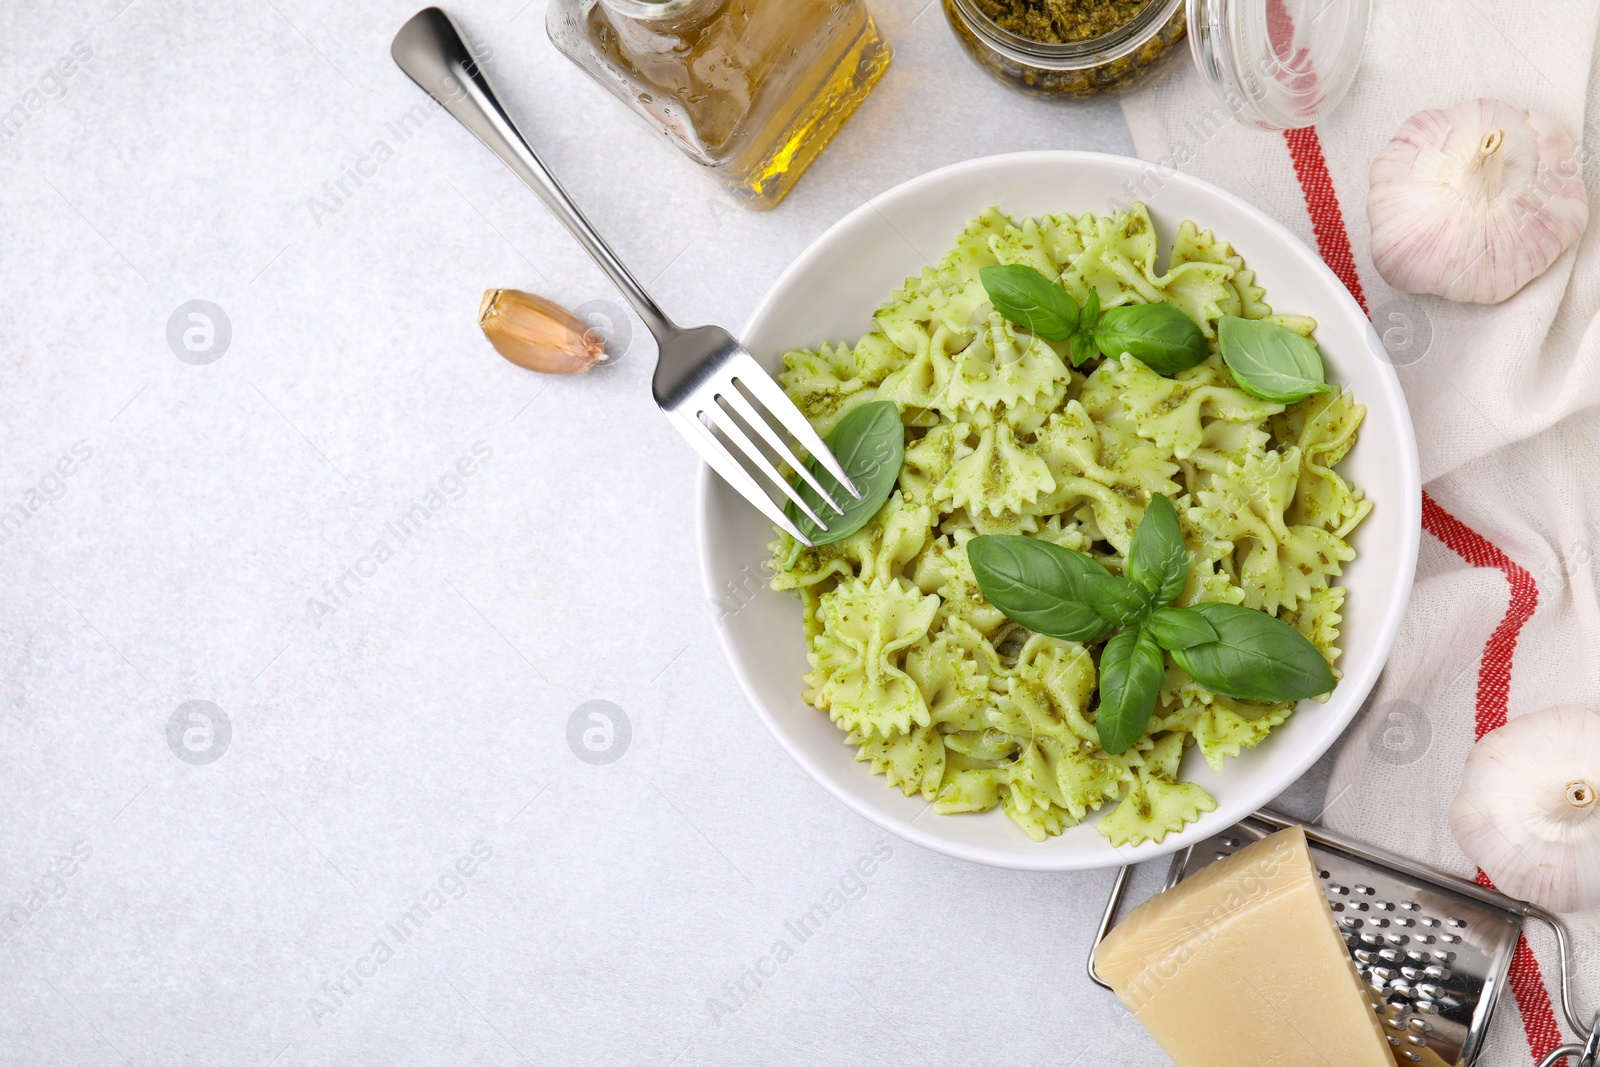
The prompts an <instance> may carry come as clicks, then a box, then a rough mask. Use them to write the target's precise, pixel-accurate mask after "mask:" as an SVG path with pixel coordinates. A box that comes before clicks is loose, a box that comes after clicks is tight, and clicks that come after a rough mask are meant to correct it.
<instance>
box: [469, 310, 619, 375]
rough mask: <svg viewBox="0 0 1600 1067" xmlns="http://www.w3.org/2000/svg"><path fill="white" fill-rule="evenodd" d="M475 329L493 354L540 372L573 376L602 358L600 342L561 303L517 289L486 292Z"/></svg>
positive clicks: (602, 349) (602, 344) (592, 331)
mask: <svg viewBox="0 0 1600 1067" xmlns="http://www.w3.org/2000/svg"><path fill="white" fill-rule="evenodd" d="M478 326H479V327H480V328H481V329H482V330H483V335H484V336H485V337H487V338H488V339H489V343H490V344H492V345H494V348H495V351H496V352H499V353H500V354H501V355H502V356H504V357H506V359H508V360H510V361H511V362H512V363H515V364H516V365H517V366H519V367H524V368H526V369H528V370H532V371H539V372H540V373H541V374H578V373H581V372H583V371H586V370H588V369H589V368H591V367H593V366H594V365H595V364H596V363H599V362H601V361H602V360H604V359H605V358H606V349H605V343H604V342H603V341H601V339H600V336H599V335H598V334H597V333H595V331H594V330H593V329H591V328H590V327H589V325H588V324H587V323H586V322H584V321H583V320H582V319H580V318H578V317H577V316H576V315H574V314H573V313H572V312H570V311H568V310H567V309H566V308H564V307H562V306H561V305H560V304H557V303H554V302H552V301H549V300H546V299H545V298H544V297H542V296H535V295H534V294H532V293H524V292H522V291H521V290H520V289H487V290H485V291H484V294H483V300H482V302H481V303H479V305H478Z"/></svg>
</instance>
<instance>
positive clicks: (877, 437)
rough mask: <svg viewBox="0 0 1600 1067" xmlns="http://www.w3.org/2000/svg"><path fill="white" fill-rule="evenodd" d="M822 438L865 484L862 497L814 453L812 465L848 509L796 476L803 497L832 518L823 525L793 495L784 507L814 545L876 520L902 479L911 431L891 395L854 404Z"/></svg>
mask: <svg viewBox="0 0 1600 1067" xmlns="http://www.w3.org/2000/svg"><path fill="white" fill-rule="evenodd" d="M823 440H824V442H825V443H826V444H827V446H828V451H830V452H832V453H833V456H834V458H835V459H837V460H838V461H839V464H840V466H842V467H844V471H845V473H846V474H848V475H850V480H851V481H852V482H854V483H855V486H856V488H857V489H859V490H861V499H860V500H856V499H854V498H852V497H851V496H850V494H849V492H847V491H846V490H845V488H844V486H842V485H840V484H839V482H838V480H837V479H835V478H834V476H833V475H831V474H829V473H828V472H827V471H826V470H825V469H823V466H822V464H820V463H818V462H817V461H816V460H815V459H814V458H808V459H807V460H806V467H807V469H809V470H810V471H811V473H812V474H813V475H815V476H816V479H817V481H819V482H821V483H822V485H823V486H825V487H826V488H827V489H828V491H829V492H830V493H831V494H832V495H833V498H834V499H835V500H837V501H838V502H839V506H840V507H842V508H843V509H844V514H843V515H839V514H835V513H834V510H833V509H832V508H830V507H829V506H828V505H827V504H826V503H824V502H823V500H822V497H821V496H820V495H819V494H818V493H817V491H816V490H815V489H813V488H811V486H810V485H808V484H807V483H806V482H805V481H803V480H800V481H797V483H796V485H795V489H796V491H797V492H799V494H800V498H801V499H802V500H804V501H805V502H806V503H807V504H809V505H810V506H811V510H812V511H814V512H816V513H817V514H818V515H819V516H820V517H821V518H822V521H824V522H826V523H827V524H828V528H827V529H826V530H824V529H822V528H821V527H819V526H818V525H817V524H816V523H814V522H812V521H811V520H810V519H809V518H807V517H806V516H805V515H804V514H803V513H802V512H801V511H800V509H799V508H797V507H795V506H794V502H793V501H790V502H789V505H788V507H786V508H785V509H784V513H785V514H787V515H788V516H789V519H790V521H792V522H793V523H794V524H795V525H796V526H798V527H799V528H800V532H801V533H803V534H805V535H806V537H807V539H809V540H810V541H811V543H812V544H813V545H828V544H832V543H833V542H835V541H840V540H843V539H844V538H846V537H849V536H850V535H851V534H853V533H855V532H856V531H857V530H859V529H861V527H863V526H865V525H866V524H867V523H869V522H871V521H872V517H873V516H874V515H876V514H877V513H878V509H879V508H881V507H883V505H884V502H885V501H887V500H888V499H889V494H891V493H893V492H894V486H895V482H897V481H899V480H900V464H901V462H902V461H903V460H904V459H905V454H906V431H905V426H904V425H903V424H902V423H901V422H900V409H899V408H898V407H896V406H895V405H894V403H893V402H892V401H889V400H875V401H873V402H872V403H870V404H862V405H861V406H860V407H858V408H855V409H854V410H852V411H851V412H850V414H848V415H846V416H845V417H844V418H842V419H840V420H839V424H838V425H837V426H835V427H834V428H833V432H832V433H830V434H828V436H827V437H826V438H824V439H823Z"/></svg>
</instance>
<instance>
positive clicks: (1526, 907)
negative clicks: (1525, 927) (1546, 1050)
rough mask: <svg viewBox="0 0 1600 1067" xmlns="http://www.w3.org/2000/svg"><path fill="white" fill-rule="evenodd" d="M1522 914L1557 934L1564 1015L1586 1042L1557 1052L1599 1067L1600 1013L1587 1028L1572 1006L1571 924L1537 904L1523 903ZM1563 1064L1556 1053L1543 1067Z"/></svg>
mask: <svg viewBox="0 0 1600 1067" xmlns="http://www.w3.org/2000/svg"><path fill="white" fill-rule="evenodd" d="M1522 912H1523V914H1524V915H1526V916H1527V917H1528V918H1530V919H1537V920H1539V921H1540V922H1541V923H1544V925H1545V926H1548V927H1549V928H1550V932H1551V933H1553V934H1555V935H1556V958H1557V959H1558V960H1560V962H1561V1014H1562V1015H1564V1016H1566V1018H1567V1026H1568V1027H1569V1028H1570V1029H1571V1030H1572V1032H1573V1033H1575V1034H1577V1035H1578V1040H1579V1041H1582V1042H1584V1044H1582V1045H1568V1046H1563V1049H1564V1050H1565V1051H1563V1049H1557V1050H1556V1051H1557V1052H1561V1053H1562V1055H1566V1054H1571V1055H1575V1056H1577V1055H1581V1056H1582V1059H1580V1060H1579V1063H1578V1067H1596V1064H1597V1063H1600V1012H1597V1013H1596V1014H1595V1021H1594V1022H1593V1023H1591V1024H1590V1025H1588V1026H1585V1025H1584V1024H1583V1021H1582V1020H1581V1019H1579V1018H1578V1011H1577V1009H1576V1008H1574V1007H1573V1006H1572V938H1571V936H1570V935H1569V934H1568V933H1567V924H1566V923H1564V922H1562V921H1561V919H1560V918H1559V917H1558V916H1556V915H1555V914H1553V913H1552V912H1548V911H1546V910H1545V909H1543V908H1541V907H1539V906H1538V905H1537V904H1528V903H1523V904H1522ZM1551 1057H1553V1058H1551ZM1560 1062H1561V1056H1559V1055H1556V1053H1555V1052H1552V1053H1551V1054H1550V1056H1549V1057H1546V1059H1545V1064H1541V1065H1540V1067H1545V1065H1546V1064H1555V1063H1560Z"/></svg>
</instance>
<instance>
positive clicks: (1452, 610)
mask: <svg viewBox="0 0 1600 1067" xmlns="http://www.w3.org/2000/svg"><path fill="white" fill-rule="evenodd" d="M1373 7H1374V11H1373V19H1372V25H1371V31H1370V35H1369V39H1368V44H1367V49H1366V53H1365V55H1364V57H1363V66H1362V70H1361V73H1360V76H1359V77H1358V79H1357V82H1356V84H1355V86H1354V88H1353V89H1352V91H1351V93H1350V95H1349V97H1348V98H1347V99H1346V100H1345V102H1344V103H1343V105H1342V106H1341V107H1340V108H1339V109H1338V111H1337V112H1336V113H1334V114H1333V115H1332V116H1331V117H1330V118H1329V119H1327V120H1326V121H1324V122H1323V123H1322V124H1321V125H1320V126H1319V127H1318V128H1317V129H1315V130H1303V131H1295V132H1292V133H1289V134H1272V133H1264V132H1261V131H1259V130H1255V129H1253V128H1247V127H1245V126H1243V125H1242V124H1239V123H1235V122H1233V121H1232V120H1231V118H1230V117H1229V112H1228V110H1227V109H1226V108H1224V106H1223V105H1222V104H1221V103H1220V102H1218V101H1216V100H1215V98H1214V97H1213V96H1212V94H1211V93H1210V91H1209V90H1208V89H1207V88H1206V86H1205V85H1204V84H1203V83H1202V81H1201V79H1200V77H1199V74H1198V72H1197V71H1196V70H1194V69H1193V68H1192V66H1191V65H1190V64H1188V63H1186V62H1180V63H1177V64H1174V68H1175V69H1174V70H1173V71H1172V72H1171V73H1170V74H1169V75H1167V76H1166V77H1165V78H1162V79H1160V80H1159V81H1158V82H1157V83H1156V84H1155V85H1153V86H1151V87H1149V88H1147V89H1146V90H1144V91H1141V92H1139V93H1137V94H1136V95H1131V96H1129V97H1128V98H1126V100H1125V102H1124V105H1123V106H1124V110H1125V112H1126V114H1127V117H1128V122H1129V125H1130V126H1131V128H1132V131H1133V138H1134V143H1135V145H1136V146H1137V149H1138V152H1139V154H1140V155H1141V156H1142V157H1144V158H1145V159H1148V160H1151V161H1154V162H1156V163H1157V164H1159V166H1158V167H1156V168H1155V170H1156V172H1157V173H1158V174H1159V172H1160V170H1161V167H1170V166H1175V167H1177V168H1179V169H1181V170H1184V171H1188V172H1190V173H1193V174H1196V175H1198V176H1200V177H1202V178H1205V179H1207V180H1209V181H1212V182H1214V183H1216V184H1218V185H1220V186H1222V187H1223V188H1225V189H1229V190H1231V191H1233V192H1234V193H1237V194H1238V195H1240V196H1242V197H1244V198H1245V199H1247V200H1250V201H1251V202H1253V203H1255V204H1257V205H1260V206H1261V207H1263V208H1265V209H1266V210H1268V211H1269V212H1271V213H1272V214H1274V215H1275V216H1277V217H1278V218H1279V219H1281V220H1282V221H1283V222H1284V223H1285V224H1287V225H1288V226H1289V227H1290V228H1291V229H1293V230H1295V231H1296V232H1298V233H1299V234H1300V235H1301V236H1302V237H1304V239H1305V240H1306V241H1307V242H1308V243H1310V244H1311V245H1312V246H1313V247H1316V248H1318V249H1319V250H1320V251H1321V252H1322V254H1323V257H1324V258H1325V259H1326V260H1327V261H1328V263H1329V265H1330V266H1332V267H1333V268H1334V270H1335V272H1336V273H1338V275H1339V276H1340V278H1341V279H1342V280H1343V281H1344V282H1345V284H1346V285H1348V286H1349V287H1350V288H1351V290H1352V291H1353V292H1354V293H1355V294H1356V296H1357V298H1358V299H1360V300H1362V302H1363V305H1364V306H1365V307H1367V308H1368V310H1369V312H1370V313H1371V314H1372V315H1373V318H1374V323H1375V325H1376V326H1377V328H1378V330H1379V332H1380V333H1383V334H1386V341H1387V342H1388V347H1389V348H1390V350H1391V352H1392V353H1393V357H1392V358H1393V361H1394V363H1395V364H1396V369H1397V372H1398V374H1399V377H1400V381H1401V384H1402V385H1403V387H1404V389H1405V392H1406V396H1407V399H1408V401H1409V402H1410V406H1411V414H1412V418H1413V420H1414V422H1415V424H1416V433H1417V445H1418V449H1419V451H1420V453H1421V460H1422V475H1423V481H1424V484H1425V487H1426V497H1425V500H1424V514H1423V526H1424V534H1423V543H1422V552H1421V557H1420V559H1419V561H1418V566H1417V582H1416V588H1415V591H1414V592H1413V594H1412V597H1411V604H1410V607H1409V609H1408V612H1407V616H1406V620H1405V624H1404V626H1403V627H1402V629H1401V632H1400V636H1399V640H1398V642H1397V644H1396V646H1395V649H1394V653H1393V655H1392V657H1391V658H1390V661H1389V664H1388V667H1387V669H1386V670H1385V672H1384V675H1383V678H1382V681H1381V682H1380V684H1379V686H1378V689H1377V691H1376V692H1375V693H1374V695H1373V697H1372V699H1371V701H1370V702H1369V704H1368V706H1367V708H1366V710H1365V711H1364V712H1363V718H1362V719H1361V720H1358V722H1357V724H1356V726H1355V727H1354V729H1353V730H1352V732H1351V733H1350V735H1349V737H1348V739H1347V741H1346V742H1345V745H1344V748H1343V750H1342V751H1341V752H1340V753H1339V756H1338V759H1337V763H1336V766H1335V769H1334V773H1333V779H1332V782H1331V783H1330V786H1329V791H1328V808H1327V811H1326V812H1325V814H1324V821H1325V822H1326V823H1327V824H1328V825H1330V826H1333V827H1336V828H1339V829H1342V830H1346V831H1349V832H1351V833H1352V834H1354V835H1356V836H1359V837H1360V838H1362V839H1364V840H1368V841H1372V842H1373V843H1375V844H1379V845H1382V846H1385V847H1388V848H1390V849H1392V850H1394V851H1396V852H1400V853H1403V854H1405V855H1408V856H1413V857H1415V858H1417V859H1420V860H1425V861H1427V862H1429V863H1432V864H1435V865H1437V866H1439V867H1441V868H1443V869H1446V870H1450V871H1454V872H1456V873H1458V874H1461V875H1464V876H1468V877H1472V876H1474V875H1475V873H1476V868H1475V867H1474V865H1473V864H1472V862H1471V861H1470V860H1468V859H1467V857H1466V855H1465V854H1463V853H1462V852H1461V850H1460V849H1459V847H1457V845H1456V843H1455V841H1454V839H1453V838H1452V837H1451V834H1450V829H1449V825H1448V822H1447V818H1446V813H1447V811H1448V809H1449V806H1450V803H1451V801H1452V800H1453V799H1454V797H1455V794H1456V790H1457V787H1458V786H1459V784H1460V780H1461V771H1462V765H1463V762H1464V760H1465V758H1466V755H1467V752H1468V750H1469V749H1470V748H1471V746H1472V745H1473V743H1474V742H1475V741H1476V739H1477V738H1478V737H1479V736H1480V735H1481V734H1482V733H1484V732H1486V731H1487V730H1489V729H1493V728H1494V727H1495V726H1497V725H1499V724H1501V723H1503V722H1504V721H1505V720H1506V718H1507V717H1510V718H1515V717H1516V716H1518V715H1521V714H1526V713H1528V712H1531V711H1536V710H1538V709H1540V708H1544V707H1546V706H1548V705H1551V704H1562V703H1582V704H1588V705H1591V706H1594V707H1596V708H1600V660H1597V657H1596V650H1600V588H1597V587H1600V582H1597V564H1596V560H1597V556H1600V553H1597V551H1596V548H1597V540H1600V492H1593V493H1591V492H1587V491H1586V490H1587V489H1588V488H1589V487H1591V486H1595V487H1596V488H1600V473H1597V472H1600V409H1597V404H1600V320H1597V318H1596V314H1597V311H1600V219H1597V220H1595V221H1593V222H1592V223H1591V225H1590V226H1589V228H1588V230H1587V232H1586V233H1585V235H1584V236H1583V238H1582V239H1580V241H1579V243H1578V245H1577V246H1576V247H1575V248H1574V249H1571V250H1569V251H1568V252H1567V253H1566V254H1565V255H1564V256H1562V258H1561V259H1559V260H1557V262H1556V263H1555V265H1554V266H1553V267H1551V268H1550V270H1549V271H1548V272H1546V273H1545V274H1544V275H1543V276H1542V277H1540V278H1538V279H1537V280H1535V281H1534V282H1533V283H1531V284H1530V285H1528V286H1527V287H1526V288H1525V289H1523V290H1522V291H1521V292H1520V293H1518V294H1517V295H1516V296H1514V297H1512V298H1511V299H1510V300H1507V301H1505V302H1504V303H1501V304H1498V305H1494V306H1489V307H1483V306H1477V305H1469V304H1454V303H1450V302H1448V301H1445V300H1442V299H1439V298H1435V297H1413V296H1407V295H1406V294H1404V293H1400V292H1398V291H1396V290H1394V289H1391V288H1390V287H1389V286H1388V285H1386V284H1385V283H1384V281H1383V279H1382V278H1380V277H1379V276H1378V273H1377V271H1376V270H1375V269H1374V268H1373V265H1372V259H1371V256H1370V254H1369V251H1368V228H1367V221H1366V199H1367V170H1368V167H1369V165H1370V163H1371V161H1372V159H1373V157H1374V156H1375V155H1376V154H1377V152H1378V151H1379V149H1381V148H1382V147H1383V146H1384V144H1385V143H1386V142H1387V141H1388V140H1389V138H1390V137H1391V136H1392V135H1393V134H1394V132H1395V130H1396V129H1397V128H1398V127H1399V126H1400V124H1401V122H1403V121H1404V120H1405V119H1406V117H1407V116H1409V115H1411V114H1412V113H1414V112H1416V111H1419V110H1422V109H1424V108H1433V107H1443V106H1447V105H1450V104H1454V103H1457V102H1459V101H1462V100H1467V99H1471V98H1474V97H1479V96H1488V97H1495V98H1499V99H1502V100H1505V101H1508V102H1510V103H1513V104H1516V105H1518V106H1522V107H1529V108H1533V109H1535V110H1537V111H1541V112H1543V113H1545V114H1547V115H1549V116H1551V117H1553V118H1555V119H1557V120H1559V121H1560V122H1561V123H1563V124H1564V125H1565V126H1566V128H1567V130H1568V131H1569V132H1570V133H1571V134H1572V136H1573V138H1574V139H1575V140H1577V141H1580V142H1583V141H1586V142H1588V143H1590V144H1600V136H1596V133H1595V131H1600V76H1596V75H1597V72H1596V71H1595V70H1594V62H1593V61H1594V56H1595V48H1596V31H1597V24H1600V5H1597V4H1596V3H1595V2H1594V0H1550V2H1545V3H1540V4H1536V5H1530V4H1520V3H1504V2H1499V0H1376V2H1375V3H1374V5H1373ZM1580 159H1581V160H1582V163H1583V167H1584V180H1585V182H1586V184H1587V187H1588V190H1589V198H1590V203H1591V207H1592V208H1593V210H1594V212H1595V214H1596V215H1597V216H1600V166H1597V165H1596V164H1595V163H1594V161H1593V159H1592V158H1591V157H1590V155H1589V154H1588V153H1587V152H1583V153H1580ZM1264 281H1265V283H1266V284H1267V285H1268V287H1269V290H1270V286H1271V280H1270V279H1264ZM1283 310H1292V309H1283ZM1359 547H1360V549H1361V551H1363V552H1374V551H1382V550H1383V548H1382V546H1381V545H1373V544H1361V545H1360V546H1359ZM1571 920H1572V922H1571V925H1572V926H1573V929H1574V933H1575V935H1576V941H1577V946H1578V959H1579V981H1578V986H1577V992H1578V999H1577V1005H1578V1011H1579V1012H1580V1013H1583V1014H1584V1015H1585V1017H1588V1015H1589V1014H1590V1013H1593V1012H1594V1011H1595V1010H1596V1009H1600V912H1591V913H1587V914H1583V915H1578V916H1572V917H1571ZM1529 940H1530V941H1531V943H1532V947H1531V948H1530V947H1529V945H1528V944H1527V943H1526V942H1525V943H1524V945H1523V946H1522V948H1521V949H1520V950H1519V953H1518V959H1517V961H1516V964H1515V966H1514V968H1513V971H1512V980H1511V986H1512V990H1511V992H1512V994H1513V996H1514V1000H1515V1005H1514V1006H1512V1005H1509V1004H1507V1005H1503V1010H1502V1011H1500V1012H1499V1013H1498V1015H1497V1016H1496V1019H1495V1022H1494V1025H1493V1029H1492V1032H1491V1035H1490V1041H1489V1044H1488V1048H1487V1051H1486V1053H1485V1055H1484V1058H1483V1059H1482V1060H1480V1063H1483V1064H1487V1065H1491V1067H1503V1065H1510V1064H1519V1065H1520V1064H1527V1063H1533V1062H1537V1061H1538V1059H1539V1058H1540V1057H1542V1056H1543V1055H1544V1054H1546V1053H1547V1052H1548V1051H1549V1050H1551V1049H1553V1048H1554V1047H1555V1046H1556V1045H1557V1044H1559V1043H1560V1042H1561V1040H1562V1039H1561V1036H1560V1033H1559V1031H1558V1025H1557V1021H1558V1019H1559V1018H1560V1013H1561V1009H1560V1003H1559V999H1558V998H1559V995H1560V994H1559V987H1558V975H1559V970H1558V966H1557V962H1556V959H1555V955H1554V951H1553V946H1552V945H1550V944H1548V943H1547V939H1545V938H1544V937H1542V936H1540V935H1539V934H1538V933H1533V934H1530V937H1529ZM1567 1040H1570V1037H1569V1038H1567Z"/></svg>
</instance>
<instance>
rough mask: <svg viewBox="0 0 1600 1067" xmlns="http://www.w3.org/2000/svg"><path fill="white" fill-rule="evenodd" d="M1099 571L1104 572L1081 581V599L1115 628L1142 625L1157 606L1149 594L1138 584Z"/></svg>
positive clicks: (1086, 557)
mask: <svg viewBox="0 0 1600 1067" xmlns="http://www.w3.org/2000/svg"><path fill="white" fill-rule="evenodd" d="M1084 558H1085V559H1088V558H1089V557H1088V556H1085V557H1084ZM1095 566H1097V567H1098V566H1099V564H1098V563H1096V564H1095ZM1101 570H1102V572H1103V573H1100V574H1094V575H1090V576H1089V577H1088V579H1087V580H1086V581H1085V582H1084V585H1083V596H1084V600H1085V601H1086V602H1087V603H1088V605H1089V606H1090V607H1091V608H1093V609H1094V610H1095V611H1097V612H1099V613H1100V615H1101V617H1102V618H1105V619H1108V620H1109V621H1111V622H1114V623H1116V624H1117V625H1118V626H1137V625H1138V624H1139V623H1141V622H1143V621H1144V619H1145V616H1147V615H1149V614H1150V612H1151V611H1152V610H1154V609H1155V606H1156V604H1155V600H1154V599H1152V598H1151V596H1150V593H1149V591H1148V590H1146V589H1145V588H1144V586H1142V585H1140V584H1138V583H1137V582H1130V581H1129V580H1128V579H1126V578H1119V577H1117V576H1116V575H1115V574H1112V573H1111V572H1110V571H1106V570H1105V569H1104V568H1101Z"/></svg>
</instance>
